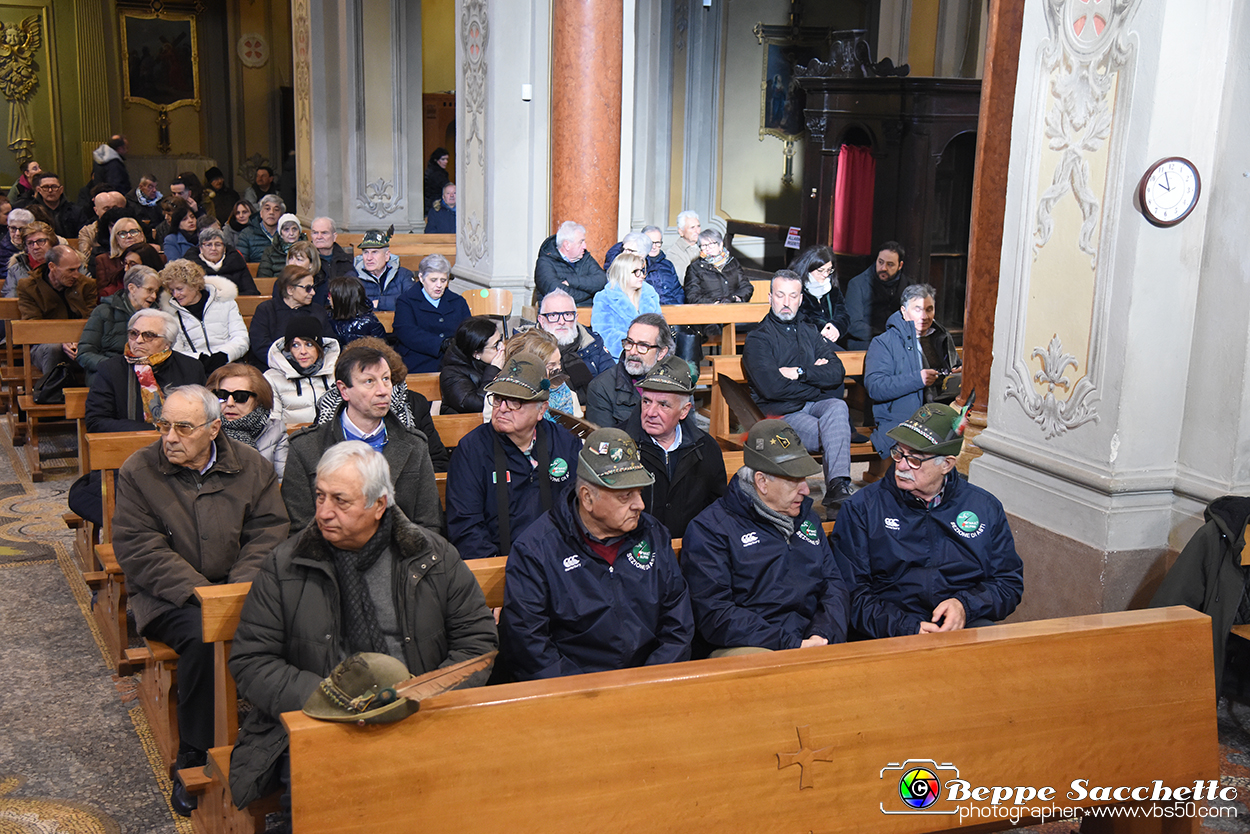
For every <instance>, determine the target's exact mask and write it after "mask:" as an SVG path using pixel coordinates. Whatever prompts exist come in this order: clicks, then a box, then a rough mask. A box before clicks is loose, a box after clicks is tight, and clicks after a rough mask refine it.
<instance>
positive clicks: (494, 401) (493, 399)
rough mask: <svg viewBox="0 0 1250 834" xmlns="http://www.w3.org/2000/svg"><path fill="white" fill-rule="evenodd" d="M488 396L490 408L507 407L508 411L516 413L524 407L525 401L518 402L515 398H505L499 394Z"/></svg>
mask: <svg viewBox="0 0 1250 834" xmlns="http://www.w3.org/2000/svg"><path fill="white" fill-rule="evenodd" d="M489 396H490V404H491V407H492V408H502V407H503V406H507V407H508V410H509V411H517V410H519V409H520V408H521V406H523V405H525V400H518V399H517V398H516V397H505V396H502V395H500V394H490V395H489Z"/></svg>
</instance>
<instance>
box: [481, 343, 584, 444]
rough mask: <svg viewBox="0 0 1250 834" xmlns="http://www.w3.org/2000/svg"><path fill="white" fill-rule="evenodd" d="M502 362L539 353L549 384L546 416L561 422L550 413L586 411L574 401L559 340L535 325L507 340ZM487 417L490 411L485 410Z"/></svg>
mask: <svg viewBox="0 0 1250 834" xmlns="http://www.w3.org/2000/svg"><path fill="white" fill-rule="evenodd" d="M503 353H504V356H503V363H501V367H502V366H503V364H506V363H507V362H508V360H509V359H511V358H512V357H514V356H516V355H517V354H519V353H528V354H529V355H531V356H538V357H541V358H542V359H544V360H546V371H547V379H548V380H549V381H550V383H551V388H550V389H549V396H548V398H547V413H546V415H545V416H546V418H547V419H548V420H551V421H553V422H557V423H558V422H560V421H559V420H557V419H556V415H554V414H552V413H551V412H552V411H553V410H554V411H563V412H564V413H565V414H572V415H573V416H574V417H578V418H580V417H581V416H582V414H584V413H585V412H584V411H583V410H582V404H581V403H580V402H578V401H577V395H576V394H574V393H573V389H572V388H570V387H569V377H568V374H566V373H565V372H564V368H563V365H562V364H561V359H560V343H559V342H557V341H556V337H555V336H553V335H551V334H550V333H548V332H546V331H545V330H539V329H538V328H536V327H535V328H531V329H529V330H525V331H522V332H521V333H517V334H515V335H513V336H512V337H511V338H510V339H508V341H507V343H506V344H505V346H504V352H503ZM486 416H487V417H489V416H490V413H489V410H488V411H487V412H486Z"/></svg>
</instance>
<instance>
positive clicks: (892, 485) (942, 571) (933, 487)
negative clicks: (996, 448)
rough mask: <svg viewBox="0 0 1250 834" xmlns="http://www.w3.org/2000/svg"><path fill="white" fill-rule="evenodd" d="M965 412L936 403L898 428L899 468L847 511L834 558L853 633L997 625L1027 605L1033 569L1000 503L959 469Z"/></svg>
mask: <svg viewBox="0 0 1250 834" xmlns="http://www.w3.org/2000/svg"><path fill="white" fill-rule="evenodd" d="M961 416H962V415H961V412H959V411H957V410H956V409H953V408H951V407H950V406H948V405H942V404H940V403H930V404H929V405H925V406H922V407H921V408H920V410H919V411H917V412H916V413H915V414H913V415H912V416H911V417H910V418H909V419H907V420H905V421H903V423H901V424H900V425H898V426H896V427H895V428H893V429H891V430H890V432H889V435H890V437H892V438H893V439H894V440H895V441H897V443H896V445H895V446H894V448H893V449H891V451H890V456H891V457H892V458H894V461H895V463H894V466H893V467H891V468H890V471H889V472H887V473H886V475H885V477H884V478H882V479H881V480H880V481H877V482H876V483H874V484H871V485H869V486H867V487H865V488H864V489H861V490H860V491H859V492H857V493H855V495H853V496H851V497H850V498H849V499H847V501H846V502H845V503H844V504H843V505H842V514H841V515H839V516H838V525H837V527H835V528H834V531H833V552H834V555H835V556H837V559H838V566H839V567H840V568H841V569H842V576H843V577H845V579H846V582H847V584H848V585H849V586H850V590H851V629H852V635H856V633H858V636H866V637H895V636H898V635H903V634H917V633H920V634H924V633H926V632H931V631H955V630H957V629H961V628H966V627H976V626H982V625H990V624H991V623H993V622H996V621H998V620H1001V619H1003V618H1004V617H1006V616H1007V615H1009V614H1010V613H1011V612H1012V611H1014V610H1015V609H1016V606H1017V605H1019V604H1020V597H1021V595H1022V594H1023V592H1024V565H1023V563H1022V562H1021V561H1020V556H1019V555H1018V554H1017V553H1016V545H1015V541H1014V539H1013V538H1012V536H1011V528H1010V527H1008V526H1007V515H1006V513H1005V512H1004V511H1003V505H1002V504H1000V503H999V501H998V499H997V498H995V497H994V496H993V495H990V494H989V493H988V492H986V491H985V490H983V489H981V488H980V487H978V486H974V485H972V484H970V483H968V482H967V481H966V480H964V479H963V477H961V476H960V474H959V473H958V472H957V471H955V456H956V455H958V454H959V450H960V447H961V446H962V445H963V436H962V433H961V431H960V429H959V425H960V423H961Z"/></svg>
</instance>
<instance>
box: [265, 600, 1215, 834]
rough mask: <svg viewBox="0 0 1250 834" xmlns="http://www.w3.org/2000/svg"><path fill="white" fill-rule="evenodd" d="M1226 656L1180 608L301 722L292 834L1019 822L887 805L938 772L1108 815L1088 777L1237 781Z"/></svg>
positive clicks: (585, 681) (491, 691)
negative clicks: (1222, 680) (907, 781)
mask: <svg viewBox="0 0 1250 834" xmlns="http://www.w3.org/2000/svg"><path fill="white" fill-rule="evenodd" d="M1143 646H1149V647H1151V648H1150V650H1149V651H1143V648H1142V647H1143ZM1211 662H1212V661H1211V633H1210V620H1209V619H1207V618H1206V617H1204V616H1202V615H1200V614H1197V613H1195V612H1193V611H1190V610H1189V609H1185V608H1179V607H1178V608H1169V609H1156V610H1147V611H1126V612H1120V613H1114V614H1100V615H1092V616H1086V617H1072V618H1067V619H1058V620H1043V621H1037V622H1029V623H1015V624H1010V625H1000V626H994V627H990V628H982V629H975V630H966V631H958V632H947V633H940V634H928V635H914V636H908V637H897V638H892V639H887V640H872V641H866V642H862V643H852V644H840V645H833V646H824V647H818V648H810V649H799V650H792V651H786V652H775V653H767V654H755V655H747V656H741V657H728V658H720V659H713V660H701V661H695V662H691V663H683V664H671V665H667V666H658V667H646V668H641V669H628V670H623V671H617V672H604V673H599V674H594V675H580V676H573V677H566V678H559V679H555V680H545V681H532V682H524V683H514V684H508V685H506V686H498V687H485V688H478V689H467V690H460V691H454V692H449V693H445V694H443V695H439V696H436V697H434V698H430V699H428V700H426V701H424V702H423V703H422V704H421V709H420V711H419V712H417V713H416V714H415V715H412V716H410V717H408V718H406V719H404V720H403V721H400V722H397V723H394V724H385V725H375V726H364V727H358V726H354V725H351V724H334V723H328V722H323V721H317V720H315V719H312V718H309V717H308V716H306V715H304V714H303V713H302V712H290V713H285V714H283V716H282V720H283V722H284V724H285V725H286V727H287V731H288V733H289V736H290V753H291V796H292V806H293V807H292V811H293V817H294V818H293V823H294V830H296V831H333V832H336V834H356V833H357V832H359V834H365V832H375V831H378V830H385V829H388V828H392V827H395V826H397V825H399V826H402V825H404V824H405V821H411V820H420V821H421V829H422V831H424V832H430V834H440V832H457V834H473V832H495V831H498V830H499V824H500V823H499V821H500V820H507V829H508V830H509V831H515V832H538V831H548V830H551V829H552V827H553V820H557V819H558V826H555V827H558V828H559V829H560V830H565V831H592V830H601V829H604V828H611V829H612V830H637V831H668V830H673V829H674V828H675V827H680V828H681V830H691V831H809V830H819V831H840V832H859V831H864V830H881V831H890V832H907V833H909V834H910V833H912V832H914V833H916V834H918V832H926V831H935V830H945V829H950V828H954V827H958V826H961V825H963V826H969V825H975V824H977V823H981V826H982V827H981V828H979V829H977V830H982V831H984V830H999V829H1000V828H1002V827H1004V826H1006V825H1008V824H1009V823H1007V822H1005V821H1003V820H1002V819H1001V818H999V819H997V820H994V819H993V818H982V819H976V818H974V819H971V820H968V819H961V818H960V817H959V816H958V815H957V814H952V813H951V812H952V811H957V810H958V806H960V805H963V806H965V807H966V806H967V805H968V803H954V802H952V801H951V800H949V799H948V798H947V796H948V794H947V793H945V792H943V793H941V794H939V797H940V798H939V799H938V800H937V801H936V803H935V805H934V807H933V811H934V812H935V813H933V814H907V813H898V814H897V815H891V816H886V815H883V813H882V811H883V810H884V811H891V812H893V811H897V812H906V811H911V810H915V809H913V808H910V807H909V806H907V805H905V804H904V803H903V802H902V800H901V798H900V793H899V786H900V781H901V778H900V777H901V776H902V775H903V773H905V772H906V768H908V767H909V766H913V765H921V764H927V765H928V766H930V767H932V768H935V770H936V772H937V773H938V775H939V778H941V779H942V781H943V782H946V783H948V780H949V779H951V778H953V777H955V774H956V772H957V773H958V776H959V777H960V778H963V779H965V780H967V781H968V782H969V785H970V787H971V788H976V787H981V786H985V787H987V788H988V787H990V786H1036V787H1039V788H1040V787H1044V786H1053V787H1055V788H1056V790H1057V794H1058V797H1059V799H1058V801H1056V802H1054V803H1050V802H1032V803H1029V805H1030V806H1033V807H1037V806H1049V805H1051V804H1055V805H1062V806H1068V807H1091V806H1094V805H1100V804H1109V800H1105V799H1100V800H1094V799H1090V798H1088V797H1087V798H1085V799H1072V798H1069V797H1068V796H1067V795H1066V794H1067V791H1068V786H1069V784H1070V783H1071V782H1072V781H1073V780H1074V779H1085V780H1087V782H1086V784H1087V785H1089V786H1091V787H1092V786H1121V785H1127V786H1151V785H1152V784H1153V783H1154V781H1155V780H1160V781H1161V782H1162V784H1163V785H1165V786H1174V787H1181V786H1191V787H1192V785H1193V783H1194V782H1195V781H1196V780H1210V779H1215V780H1218V779H1219V773H1220V768H1219V747H1218V737H1217V732H1216V721H1215V717H1216V716H1215V709H1214V703H1215V692H1214V686H1213V681H1212V677H1211ZM1160 669H1166V670H1167V674H1163V675H1161V674H1160V672H1159V670H1160ZM501 738H509V739H513V742H512V743H501V742H500V739H501ZM930 757H931V759H932V761H928V762H925V761H923V760H924V759H927V758H930ZM909 760H910V761H909ZM587 774H604V777H603V778H586V775H587ZM413 786H420V788H419V789H414V787H413ZM500 786H506V790H504V789H501V787H500ZM975 804H976V805H977V806H978V807H983V808H986V809H989V810H992V808H990V806H989V803H988V801H987V802H982V803H975ZM466 809H472V812H471V813H467V812H466ZM937 812H944V813H940V814H939V813H937ZM609 821H610V822H609ZM989 822H996V823H997V827H996V828H993V829H990V828H988V827H987V823H989ZM1173 822H1175V823H1177V824H1176V825H1175V826H1174V827H1170V828H1168V829H1167V830H1169V831H1182V830H1184V831H1190V832H1193V834H1196V833H1197V831H1198V828H1199V822H1200V821H1199V820H1198V819H1194V820H1192V821H1190V822H1188V823H1186V822H1184V821H1170V822H1169V825H1172V823H1173ZM1116 826H1117V827H1116V828H1115V829H1114V830H1116V831H1139V832H1144V831H1155V832H1157V831H1160V830H1162V829H1161V828H1160V823H1159V821H1158V820H1151V819H1136V820H1135V819H1132V818H1127V819H1121V820H1118V821H1117V822H1116Z"/></svg>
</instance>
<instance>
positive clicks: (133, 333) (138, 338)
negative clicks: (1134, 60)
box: [126, 330, 165, 342]
mask: <svg viewBox="0 0 1250 834" xmlns="http://www.w3.org/2000/svg"><path fill="white" fill-rule="evenodd" d="M126 337H127V338H128V339H130V341H132V342H152V341H155V340H157V339H164V338H165V336H164V334H162V333H153V332H152V331H151V330H127V331H126Z"/></svg>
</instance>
